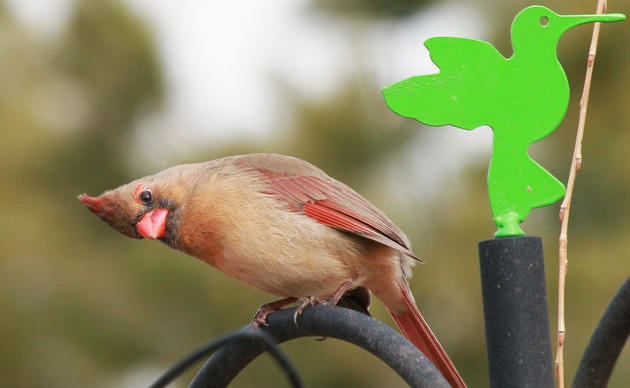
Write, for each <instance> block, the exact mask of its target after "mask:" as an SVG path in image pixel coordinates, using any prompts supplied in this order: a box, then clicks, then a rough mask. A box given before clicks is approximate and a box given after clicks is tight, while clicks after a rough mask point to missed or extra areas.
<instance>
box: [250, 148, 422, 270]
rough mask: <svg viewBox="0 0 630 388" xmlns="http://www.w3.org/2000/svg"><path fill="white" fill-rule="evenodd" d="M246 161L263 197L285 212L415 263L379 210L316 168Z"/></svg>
mask: <svg viewBox="0 0 630 388" xmlns="http://www.w3.org/2000/svg"><path fill="white" fill-rule="evenodd" d="M248 157H249V158H250V160H249V161H250V162H253V164H254V166H255V167H256V169H257V170H258V171H259V172H260V173H261V174H262V175H263V177H264V179H265V181H266V182H267V187H268V191H267V193H268V194H272V195H274V196H275V197H276V198H278V200H280V201H282V202H284V203H285V204H286V205H287V209H289V210H291V211H295V212H299V213H302V214H304V215H306V216H307V217H310V218H312V219H314V220H316V221H318V222H320V223H322V224H324V225H327V226H330V227H332V228H335V229H339V230H342V231H345V232H349V233H352V234H355V235H358V236H361V237H364V238H367V239H369V240H372V241H376V242H379V243H381V244H383V245H386V246H388V247H391V248H393V249H396V250H398V251H400V252H403V253H405V254H406V255H408V256H410V257H412V258H414V259H417V260H419V259H418V258H417V257H416V256H415V255H414V254H413V252H411V249H410V244H409V240H408V239H407V237H406V236H405V234H404V233H403V232H402V231H401V230H400V229H398V227H396V225H394V223H393V222H391V221H390V220H389V219H388V218H387V217H386V216H385V215H384V214H383V213H382V212H381V211H380V210H378V209H377V208H376V207H375V206H374V205H372V204H371V203H369V202H368V201H367V200H366V199H364V198H363V197H361V196H360V195H359V194H358V193H357V192H356V191H354V190H352V189H351V188H350V187H348V186H346V185H344V184H343V183H341V182H338V181H336V180H334V179H333V178H331V177H329V176H328V175H326V174H325V173H324V172H322V171H321V170H320V169H318V168H317V167H315V166H313V165H311V164H309V163H307V162H304V161H302V160H300V159H296V158H291V157H284V156H280V155H270V154H257V155H253V156H248ZM252 158H253V159H252ZM285 171H288V172H285Z"/></svg>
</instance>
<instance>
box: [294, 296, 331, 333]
mask: <svg viewBox="0 0 630 388" xmlns="http://www.w3.org/2000/svg"><path fill="white" fill-rule="evenodd" d="M318 304H320V305H333V304H335V301H334V300H333V298H318V297H316V296H305V297H303V298H300V299H298V300H297V305H298V306H297V307H296V308H295V313H293V323H295V326H297V325H298V324H297V318H298V316H300V315H302V313H303V312H304V309H305V308H306V307H307V306H315V305H318Z"/></svg>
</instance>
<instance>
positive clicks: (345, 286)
mask: <svg viewBox="0 0 630 388" xmlns="http://www.w3.org/2000/svg"><path fill="white" fill-rule="evenodd" d="M351 287H352V282H350V281H346V282H343V283H342V284H341V286H339V288H338V289H337V291H335V293H334V294H333V295H332V296H331V297H330V298H320V297H317V296H305V297H303V298H300V299H298V300H297V308H296V309H295V313H294V314H293V322H294V323H295V326H297V317H298V316H300V315H302V312H304V309H305V308H306V307H307V306H315V305H318V304H320V305H324V306H336V305H337V303H339V299H341V297H342V296H343V294H344V293H345V292H346V291H348V290H349V289H350V288H351Z"/></svg>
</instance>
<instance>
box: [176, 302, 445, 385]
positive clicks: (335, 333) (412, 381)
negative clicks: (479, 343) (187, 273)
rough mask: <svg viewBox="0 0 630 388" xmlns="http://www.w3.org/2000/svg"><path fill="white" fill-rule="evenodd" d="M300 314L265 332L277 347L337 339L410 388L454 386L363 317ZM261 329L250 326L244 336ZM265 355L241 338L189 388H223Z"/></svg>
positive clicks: (341, 311) (328, 309)
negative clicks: (311, 338)
mask: <svg viewBox="0 0 630 388" xmlns="http://www.w3.org/2000/svg"><path fill="white" fill-rule="evenodd" d="M294 312H295V309H287V310H282V311H279V312H277V313H274V314H271V315H270V316H269V317H268V319H267V322H269V326H268V327H264V328H262V331H264V332H266V333H268V334H269V335H271V336H272V337H273V338H274V339H275V340H276V342H277V343H282V342H285V341H288V340H291V339H294V338H299V337H308V336H319V337H322V336H324V337H332V338H338V339H341V340H344V341H347V342H350V343H353V344H355V345H358V346H360V347H362V348H363V349H365V350H367V351H369V352H370V353H372V354H374V355H375V356H377V357H378V358H380V359H381V360H382V361H384V362H385V363H386V364H387V365H389V366H390V367H391V368H392V369H394V370H395V371H396V373H398V374H399V375H400V376H401V377H402V378H403V380H405V382H407V384H409V385H410V386H411V387H418V388H422V387H436V388H439V387H444V388H447V387H450V386H449V384H448V383H447V382H446V380H445V379H444V377H442V375H441V374H440V372H438V370H437V369H436V368H435V367H434V366H433V364H432V363H431V361H429V359H427V358H426V357H425V356H424V355H423V354H422V353H421V352H420V351H419V350H418V349H416V348H415V347H414V346H413V345H412V344H411V343H410V342H409V341H407V340H406V339H405V338H403V337H402V336H401V335H400V334H398V332H396V331H395V330H393V329H392V328H390V327H389V326H387V325H385V324H384V323H382V322H379V321H377V320H375V319H373V318H372V317H370V316H367V315H365V314H362V313H360V312H357V311H354V310H350V309H346V308H341V307H334V306H320V305H318V306H311V307H307V308H306V309H305V310H304V313H303V314H302V315H300V316H299V317H298V319H297V326H296V324H295V323H294V322H293V314H294ZM258 330H259V329H255V328H253V327H252V326H251V325H248V326H246V327H244V328H242V329H241V330H240V332H244V333H247V332H252V331H258ZM265 350H266V348H265V345H263V344H261V343H260V342H255V341H251V340H248V339H246V338H239V339H238V340H235V341H232V342H230V343H228V344H226V345H225V346H224V347H222V348H221V349H219V350H218V351H217V352H216V353H215V354H214V355H213V356H212V358H210V359H209V360H208V361H207V362H206V364H205V365H204V366H203V367H202V368H201V369H200V370H199V372H198V373H197V375H196V376H195V378H194V379H193V381H192V383H191V384H190V386H189V387H190V388H223V387H226V386H227V385H228V384H229V383H230V382H231V381H232V379H234V377H236V375H238V373H239V372H240V371H241V370H242V369H243V368H245V366H247V364H249V363H250V362H251V361H252V360H254V359H255V358H256V357H258V355H260V354H261V353H263V352H264V351H265Z"/></svg>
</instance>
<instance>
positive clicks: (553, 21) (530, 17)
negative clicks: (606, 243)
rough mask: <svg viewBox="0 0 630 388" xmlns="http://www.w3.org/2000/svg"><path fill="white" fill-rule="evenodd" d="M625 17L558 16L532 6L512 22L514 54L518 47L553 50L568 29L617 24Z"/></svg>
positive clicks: (618, 15)
mask: <svg viewBox="0 0 630 388" xmlns="http://www.w3.org/2000/svg"><path fill="white" fill-rule="evenodd" d="M625 18H626V16H625V15H623V14H619V13H610V14H593V15H558V14H557V13H555V12H553V11H552V10H550V9H549V8H547V7H543V6H541V5H533V6H531V7H527V8H525V9H524V10H522V11H521V12H519V13H518V14H517V15H516V17H515V18H514V21H513V22H512V40H513V45H514V50H515V52H516V51H517V47H518V46H522V45H527V46H538V47H541V46H547V45H551V46H553V48H554V49H555V47H556V46H557V44H558V40H560V37H561V36H562V34H563V33H564V32H565V31H567V30H568V29H570V28H572V27H575V26H577V25H580V24H584V23H593V22H617V21H622V20H625Z"/></svg>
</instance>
